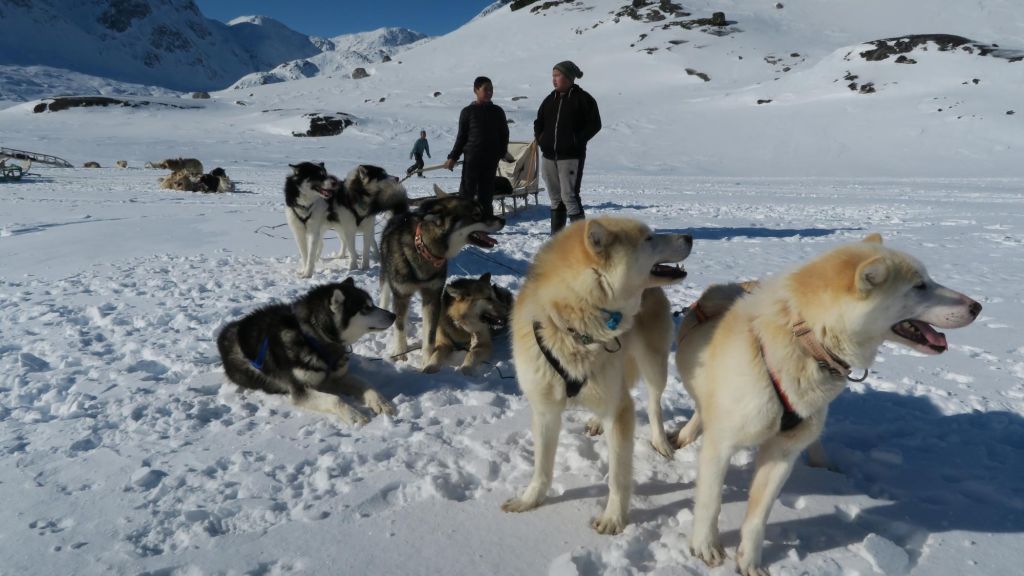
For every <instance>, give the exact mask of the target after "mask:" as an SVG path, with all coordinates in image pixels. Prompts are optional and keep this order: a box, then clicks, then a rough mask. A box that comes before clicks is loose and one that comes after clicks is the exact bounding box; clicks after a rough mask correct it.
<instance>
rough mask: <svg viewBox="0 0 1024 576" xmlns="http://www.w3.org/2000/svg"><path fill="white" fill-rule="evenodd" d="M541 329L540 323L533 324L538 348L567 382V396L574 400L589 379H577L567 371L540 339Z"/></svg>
mask: <svg viewBox="0 0 1024 576" xmlns="http://www.w3.org/2000/svg"><path fill="white" fill-rule="evenodd" d="M540 328H541V326H540V322H534V323H533V337H534V338H535V339H536V340H537V346H538V347H539V348H540V352H541V354H543V355H544V358H545V359H546V360H547V361H548V364H550V365H551V368H552V369H553V370H554V371H555V372H556V373H557V374H558V375H559V376H561V377H562V380H564V381H565V394H566V395H567V396H568V397H569V398H572V397H574V396H576V395H577V394H579V393H580V390H582V389H583V386H584V385H586V383H587V379H586V378H583V379H582V380H581V379H579V378H575V377H573V376H571V375H570V374H569V372H568V371H566V369H565V366H562V363H561V362H559V361H558V358H555V354H554V353H553V352H552V351H551V349H550V348H548V347H547V346H545V345H544V340H543V339H542V338H541V337H540Z"/></svg>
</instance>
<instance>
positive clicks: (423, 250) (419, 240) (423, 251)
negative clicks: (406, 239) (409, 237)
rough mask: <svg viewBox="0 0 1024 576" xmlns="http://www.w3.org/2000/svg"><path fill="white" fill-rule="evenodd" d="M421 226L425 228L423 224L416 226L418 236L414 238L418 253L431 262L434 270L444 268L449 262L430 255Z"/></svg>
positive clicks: (419, 223)
mask: <svg viewBox="0 0 1024 576" xmlns="http://www.w3.org/2000/svg"><path fill="white" fill-rule="evenodd" d="M421 226H423V223H422V222H418V223H417V224H416V235H415V236H414V237H413V244H414V245H415V246H416V252H417V253H418V254H419V255H420V256H422V257H423V259H424V260H426V261H427V262H430V264H431V265H432V266H433V267H434V268H440V267H441V266H444V264H445V262H447V261H448V260H447V259H445V258H438V257H437V256H434V255H433V254H431V253H430V249H429V248H427V244H426V243H425V242H424V241H423V231H422V230H421Z"/></svg>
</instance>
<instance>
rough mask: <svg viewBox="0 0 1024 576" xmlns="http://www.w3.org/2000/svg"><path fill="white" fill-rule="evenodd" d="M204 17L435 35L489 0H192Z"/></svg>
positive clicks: (331, 32) (308, 28)
mask: <svg viewBox="0 0 1024 576" xmlns="http://www.w3.org/2000/svg"><path fill="white" fill-rule="evenodd" d="M195 2H196V4H198V5H199V9H200V10H201V11H202V12H203V14H204V15H205V16H206V17H207V18H212V19H214V20H220V21H222V22H227V21H228V20H231V19H232V18H235V17H236V16H245V15H251V14H256V15H260V16H270V17H271V18H273V19H275V20H277V21H279V22H282V23H284V24H286V25H287V26H288V27H289V28H291V29H293V30H295V31H296V32H301V33H303V34H309V35H312V36H322V37H330V36H338V35H340V34H349V33H352V32H365V31H367V30H373V29H375V28H381V27H384V26H396V27H401V28H411V29H412V30H416V31H417V32H422V33H424V34H429V35H431V36H437V35H439V34H446V33H448V32H451V31H452V30H455V29H456V28H458V27H459V26H461V25H463V24H465V23H466V22H468V21H469V19H470V18H472V17H473V16H475V15H477V14H478V13H480V11H481V10H483V9H484V8H486V7H487V6H489V5H490V4H491V3H492V0H195Z"/></svg>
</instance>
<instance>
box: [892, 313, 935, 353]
mask: <svg viewBox="0 0 1024 576" xmlns="http://www.w3.org/2000/svg"><path fill="white" fill-rule="evenodd" d="M892 331H893V333H894V334H896V335H897V336H899V337H900V338H903V339H904V340H907V341H909V342H910V343H911V344H912V345H913V346H912V347H913V348H914V349H915V350H919V351H921V352H924V353H925V354H942V353H943V352H945V351H946V349H947V348H948V346H947V345H946V335H945V334H943V333H942V332H938V331H937V330H935V329H934V328H932V327H931V324H928V323H927V322H922V321H920V320H903V321H902V322H899V323H898V324H894V325H893V327H892Z"/></svg>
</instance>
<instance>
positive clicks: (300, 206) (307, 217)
mask: <svg viewBox="0 0 1024 576" xmlns="http://www.w3.org/2000/svg"><path fill="white" fill-rule="evenodd" d="M295 206H298V207H299V208H302V209H303V210H308V211H309V213H308V214H306V217H305V218H303V217H302V216H299V212H298V211H297V210H296V209H295ZM295 206H292V207H291V209H292V214H295V217H296V218H298V219H299V221H300V222H302V223H303V224H305V223H306V222H309V219H310V218H312V217H313V211H312V210H310V208H312V206H303V205H302V204H295Z"/></svg>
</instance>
